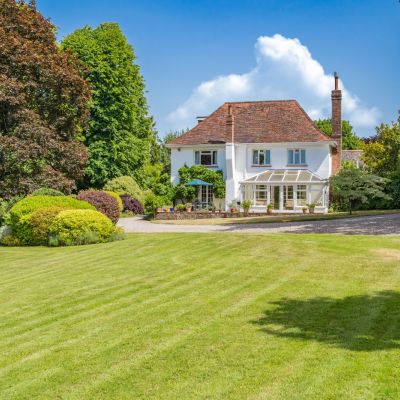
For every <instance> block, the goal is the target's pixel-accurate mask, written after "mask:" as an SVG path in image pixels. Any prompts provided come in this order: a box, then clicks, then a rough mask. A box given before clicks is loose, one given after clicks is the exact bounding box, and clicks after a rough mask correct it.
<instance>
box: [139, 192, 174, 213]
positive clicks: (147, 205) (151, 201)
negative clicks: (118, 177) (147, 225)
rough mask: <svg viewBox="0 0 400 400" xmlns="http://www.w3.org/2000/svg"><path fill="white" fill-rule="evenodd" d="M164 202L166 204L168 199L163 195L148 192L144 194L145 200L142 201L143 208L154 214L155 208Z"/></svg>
mask: <svg viewBox="0 0 400 400" xmlns="http://www.w3.org/2000/svg"><path fill="white" fill-rule="evenodd" d="M165 204H168V199H166V198H165V197H163V196H156V195H155V194H150V195H148V196H146V200H145V202H144V210H145V212H146V213H147V214H152V215H153V216H154V215H155V213H156V210H157V208H160V207H162V206H164V205H165Z"/></svg>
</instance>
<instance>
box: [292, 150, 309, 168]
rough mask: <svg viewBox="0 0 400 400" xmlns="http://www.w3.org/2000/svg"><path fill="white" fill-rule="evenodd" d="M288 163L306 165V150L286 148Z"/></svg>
mask: <svg viewBox="0 0 400 400" xmlns="http://www.w3.org/2000/svg"><path fill="white" fill-rule="evenodd" d="M288 165H306V151H305V150H304V149H290V150H288Z"/></svg>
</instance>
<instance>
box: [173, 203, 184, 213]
mask: <svg viewBox="0 0 400 400" xmlns="http://www.w3.org/2000/svg"><path fill="white" fill-rule="evenodd" d="M175 209H176V211H179V212H182V211H186V204H178V205H177V206H176V207H175Z"/></svg>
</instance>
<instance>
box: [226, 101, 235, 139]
mask: <svg viewBox="0 0 400 400" xmlns="http://www.w3.org/2000/svg"><path fill="white" fill-rule="evenodd" d="M226 136H227V137H228V138H231V143H234V142H235V121H234V119H233V114H232V105H231V104H228V115H227V116H226Z"/></svg>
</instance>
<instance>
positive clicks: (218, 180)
mask: <svg viewBox="0 0 400 400" xmlns="http://www.w3.org/2000/svg"><path fill="white" fill-rule="evenodd" d="M178 172H179V185H177V186H176V187H175V200H178V199H180V200H182V201H183V202H186V201H187V200H192V199H193V198H194V196H195V194H196V188H195V187H193V186H186V183H189V182H190V181H192V180H193V179H201V180H203V181H205V182H208V183H211V184H212V188H213V193H214V196H215V197H216V198H219V199H221V198H224V197H225V181H224V177H223V173H222V171H221V170H218V171H213V170H211V169H209V168H207V167H205V166H204V165H193V166H191V167H187V166H184V167H182V168H180V169H179V171H178Z"/></svg>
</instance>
